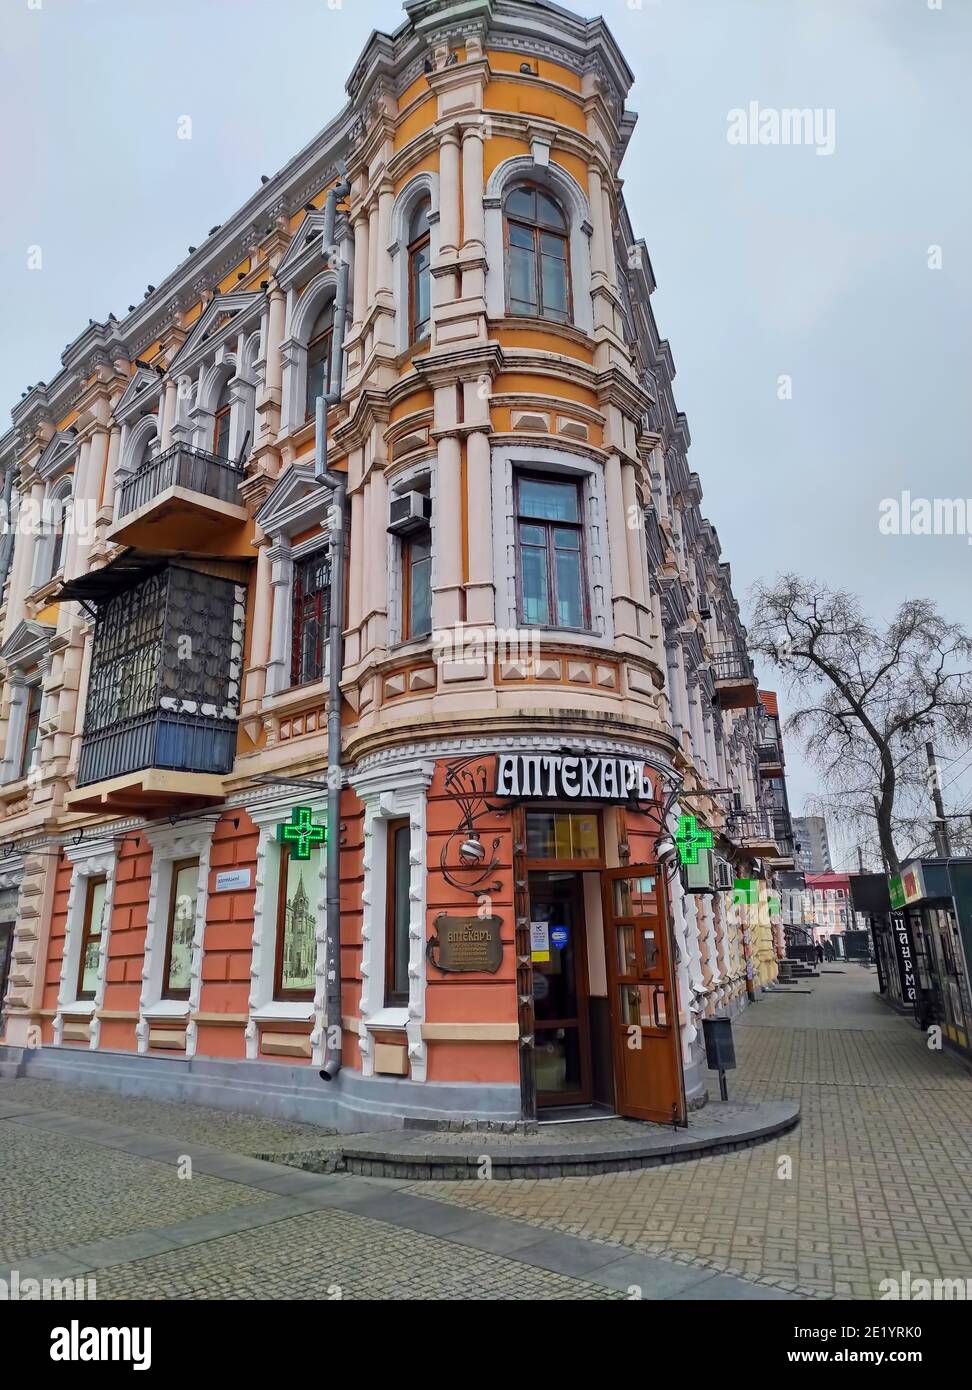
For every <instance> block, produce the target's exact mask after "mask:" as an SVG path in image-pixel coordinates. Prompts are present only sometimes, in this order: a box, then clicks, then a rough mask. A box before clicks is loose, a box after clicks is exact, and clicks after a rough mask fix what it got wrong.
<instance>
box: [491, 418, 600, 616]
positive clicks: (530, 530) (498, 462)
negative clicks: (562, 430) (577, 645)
mask: <svg viewBox="0 0 972 1390" xmlns="http://www.w3.org/2000/svg"><path fill="white" fill-rule="evenodd" d="M492 471H493V516H494V527H493V533H494V575H495V581H496V623H497V625H498V626H501V627H506V628H515V627H529V628H541V629H546V630H548V631H551V632H556V633H557V635H558V637H562V638H563V639H564V640H565V641H568V642H569V641H571V640H575V641H584V642H588V643H589V642H590V641H591V640H593V641H596V642H605V643H608V642H610V641H611V639H612V637H613V624H612V620H611V587H610V567H609V561H608V542H607V528H606V504H605V484H604V473H603V469H602V467H601V465H600V463H599V462H598V461H596V460H594V459H590V458H585V457H584V456H583V455H582V454H580V453H577V454H574V453H572V452H569V451H567V450H563V449H557V448H546V447H545V446H538V447H536V448H534V449H524V448H521V447H518V446H506V445H503V446H500V447H498V448H496V449H494V450H493V457H492Z"/></svg>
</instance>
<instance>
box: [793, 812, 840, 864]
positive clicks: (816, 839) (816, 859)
mask: <svg viewBox="0 0 972 1390" xmlns="http://www.w3.org/2000/svg"><path fill="white" fill-rule="evenodd" d="M793 834H794V837H795V839H796V843H797V852H796V860H797V864H798V865H799V867H800V868H801V869H802V870H803V872H804V873H805V874H829V873H831V872H832V871H833V862H832V860H831V858H830V841H829V840H828V839H827V822H826V821H825V820H824V818H823V816H795V817H794V819H793Z"/></svg>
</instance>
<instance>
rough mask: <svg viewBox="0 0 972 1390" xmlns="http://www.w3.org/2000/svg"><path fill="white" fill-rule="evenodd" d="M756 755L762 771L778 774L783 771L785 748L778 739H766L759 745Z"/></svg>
mask: <svg viewBox="0 0 972 1390" xmlns="http://www.w3.org/2000/svg"><path fill="white" fill-rule="evenodd" d="M756 757H757V760H758V762H759V770H760V772H764V773H766V774H767V775H769V776H777V775H778V774H779V773H781V772H782V771H783V749H782V748H781V747H780V745H779V744H778V743H777V741H776V739H775V738H774V739H764V740H763V741H762V742H761V743H759V744H758V745H757V748H756Z"/></svg>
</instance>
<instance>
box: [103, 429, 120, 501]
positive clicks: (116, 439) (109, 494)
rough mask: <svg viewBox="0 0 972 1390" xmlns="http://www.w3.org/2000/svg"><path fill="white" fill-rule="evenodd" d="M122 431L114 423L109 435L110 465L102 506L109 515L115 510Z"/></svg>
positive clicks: (106, 474)
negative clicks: (116, 480)
mask: <svg viewBox="0 0 972 1390" xmlns="http://www.w3.org/2000/svg"><path fill="white" fill-rule="evenodd" d="M121 441H122V432H121V429H120V427H119V426H118V425H112V427H111V432H110V434H109V436H108V466H107V468H106V469H105V486H104V490H103V491H102V494H101V507H102V510H104V511H106V512H107V513H108V514H109V516H111V515H113V514H114V510H115V479H116V477H117V476H118V460H119V458H120V456H121Z"/></svg>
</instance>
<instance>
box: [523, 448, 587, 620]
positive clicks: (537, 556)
mask: <svg viewBox="0 0 972 1390" xmlns="http://www.w3.org/2000/svg"><path fill="white" fill-rule="evenodd" d="M516 509H517V522H516V528H517V529H516V535H517V561H518V563H517V588H518V591H519V594H518V597H519V606H520V621H521V622H523V623H528V624H530V625H536V626H538V627H569V628H586V627H588V626H589V620H588V611H587V586H586V583H585V578H584V527H583V522H582V519H581V499H580V487H579V485H578V484H577V483H575V482H573V481H568V480H566V479H560V478H556V479H554V478H537V477H531V476H529V475H527V474H522V473H521V474H518V475H517V478H516Z"/></svg>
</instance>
